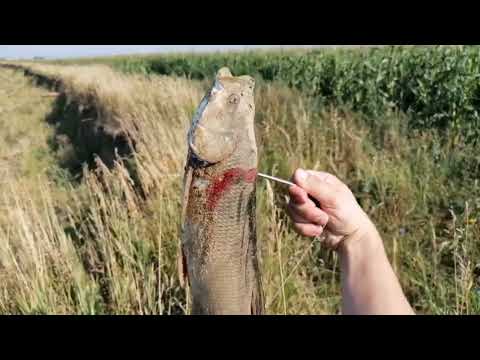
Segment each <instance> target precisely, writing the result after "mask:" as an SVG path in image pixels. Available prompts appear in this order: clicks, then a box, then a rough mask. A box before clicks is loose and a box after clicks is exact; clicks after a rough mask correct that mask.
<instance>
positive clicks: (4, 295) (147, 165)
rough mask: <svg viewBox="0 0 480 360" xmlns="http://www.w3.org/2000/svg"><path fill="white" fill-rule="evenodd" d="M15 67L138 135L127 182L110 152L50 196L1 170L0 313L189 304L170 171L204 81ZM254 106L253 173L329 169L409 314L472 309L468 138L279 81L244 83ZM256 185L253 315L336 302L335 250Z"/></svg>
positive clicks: (474, 251)
mask: <svg viewBox="0 0 480 360" xmlns="http://www.w3.org/2000/svg"><path fill="white" fill-rule="evenodd" d="M26 66H29V68H30V69H32V70H33V71H35V72H37V73H41V74H44V75H46V76H48V77H50V78H57V79H61V80H62V82H63V84H64V91H65V92H66V93H67V95H68V97H69V98H72V99H75V101H77V102H79V103H82V102H85V103H87V104H95V107H96V108H98V109H99V111H98V113H99V114H100V116H101V117H102V121H104V122H105V124H109V123H111V122H110V120H111V119H114V120H115V121H118V122H119V123H120V124H121V127H122V129H126V130H127V131H128V133H129V134H130V135H131V136H132V137H133V138H134V139H135V142H136V145H137V146H136V150H137V151H136V153H135V154H134V156H133V169H134V174H135V179H133V178H132V172H129V171H127V168H128V169H132V164H131V161H130V162H128V161H127V160H125V159H118V161H117V164H116V166H115V167H114V168H112V169H109V168H107V167H106V166H105V165H104V164H102V163H101V162H98V166H97V168H96V170H88V169H87V168H85V169H84V176H83V178H82V181H81V182H80V183H68V182H67V183H62V185H61V189H62V190H61V191H59V185H58V182H56V181H51V180H45V181H42V182H41V183H40V184H39V188H38V192H35V193H34V192H32V191H29V190H27V189H26V188H24V187H22V186H23V185H22V184H21V183H20V182H18V181H17V179H11V180H9V183H8V184H6V185H5V187H4V189H7V190H6V191H2V193H3V194H2V196H3V198H4V199H6V200H5V203H8V204H9V206H8V211H7V215H6V217H5V218H3V221H0V278H1V280H0V289H1V291H0V311H1V312H3V313H81V314H104V313H115V314H177V313H178V314H184V313H188V304H187V297H186V291H185V290H184V289H182V288H180V286H179V283H178V279H177V274H176V254H177V242H178V237H179V233H178V223H179V211H180V195H181V178H182V176H183V166H184V161H185V152H186V143H185V135H186V131H187V128H188V126H189V123H190V120H191V116H192V114H193V111H194V109H195V107H196V106H197V104H198V102H199V100H200V98H201V96H202V95H203V91H204V87H205V86H206V83H197V82H191V81H187V80H185V79H177V78H167V77H157V76H152V77H143V76H126V75H121V74H117V73H115V72H113V71H112V70H110V69H109V68H107V67H103V66H88V67H86V66H65V67H61V66H52V65H44V64H42V65H37V64H26ZM256 103H257V104H256V108H257V117H256V122H257V133H258V143H259V151H260V168H261V170H262V171H263V172H267V173H271V174H274V175H278V176H281V177H289V176H290V175H291V173H292V172H293V170H294V169H295V168H296V167H305V168H312V169H319V170H320V169H321V170H326V171H330V172H332V173H334V174H336V175H337V176H339V177H340V178H341V179H343V180H344V181H345V182H346V183H347V184H348V185H349V186H350V187H351V188H352V189H353V191H354V193H355V194H356V195H357V196H358V199H359V201H360V202H361V204H362V206H363V207H364V208H365V209H366V211H367V212H368V213H369V214H370V216H371V217H372V219H373V220H374V222H375V223H376V224H377V225H378V227H379V230H380V231H381V233H382V234H383V238H384V241H385V243H386V248H387V251H388V254H389V257H390V260H391V261H392V263H393V265H394V268H395V271H396V272H397V273H398V275H399V277H400V280H401V283H402V285H403V287H404V289H405V290H406V293H407V296H408V297H409V299H410V300H411V302H412V304H413V305H414V307H415V308H416V310H417V311H419V312H425V313H458V314H468V313H475V312H477V313H478V312H479V311H480V306H479V305H480V304H479V303H480V299H479V297H478V295H477V293H476V289H477V288H478V287H480V284H479V278H478V268H480V254H479V247H478V239H479V235H480V228H479V223H478V217H479V213H480V189H479V186H478V180H477V178H476V176H477V175H478V168H477V167H476V163H475V160H474V158H473V156H472V155H471V154H475V153H476V151H478V149H477V148H474V147H473V145H466V144H463V143H462V140H461V139H458V138H447V139H446V140H445V138H443V137H441V136H440V135H438V134H435V133H434V132H431V131H429V132H424V133H411V132H409V131H408V130H407V129H406V128H405V127H404V126H403V125H402V124H404V123H405V122H404V121H403V120H404V119H403V117H402V115H400V114H394V113H392V114H390V115H389V116H387V117H385V118H383V119H376V122H375V123H373V124H374V125H372V121H371V119H367V120H368V121H366V119H363V118H362V117H361V116H359V115H355V114H351V113H349V112H344V111H342V109H324V108H319V107H318V106H317V104H315V102H314V101H312V100H309V99H306V98H305V97H304V96H303V95H302V94H301V93H299V92H296V91H293V90H291V89H288V88H286V87H284V86H281V85H279V84H263V83H259V86H258V89H257V93H256ZM54 176H55V175H54ZM51 177H52V175H50V177H49V178H48V179H51ZM139 188H140V189H141V190H142V191H139ZM257 196H258V209H257V223H258V236H259V240H260V244H261V259H262V263H261V265H262V272H263V277H264V281H263V284H264V287H265V289H264V290H265V293H266V302H267V312H268V313H274V314H323V313H339V311H340V306H339V304H340V300H341V299H340V296H339V295H340V294H339V281H338V280H339V269H338V259H337V257H336V255H335V254H334V253H332V252H330V251H326V250H325V249H323V248H322V247H321V245H320V244H319V243H317V242H312V241H311V240H310V239H305V238H301V237H300V236H298V235H296V234H295V233H294V232H293V231H292V229H291V226H290V223H289V220H288V218H287V216H286V214H285V211H284V207H285V204H286V201H287V199H286V193H285V189H284V188H282V187H281V186H278V185H276V184H270V183H266V182H259V186H258V194H257Z"/></svg>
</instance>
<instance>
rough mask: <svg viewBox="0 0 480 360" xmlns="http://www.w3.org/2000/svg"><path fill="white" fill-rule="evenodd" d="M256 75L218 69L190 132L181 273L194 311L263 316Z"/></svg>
mask: <svg viewBox="0 0 480 360" xmlns="http://www.w3.org/2000/svg"><path fill="white" fill-rule="evenodd" d="M254 92H255V79H254V78H253V77H252V76H249V75H242V76H233V75H232V73H231V71H230V70H229V68H227V67H223V68H221V69H219V70H218V71H217V73H216V75H215V79H214V81H213V85H212V86H211V87H210V89H209V91H207V93H206V95H205V96H204V97H203V99H202V100H201V102H200V105H199V106H198V108H197V110H196V112H195V114H194V116H193V119H192V123H191V126H190V129H189V131H188V135H187V141H188V152H187V159H186V165H185V169H184V171H185V173H184V179H183V197H182V214H181V241H180V246H179V275H180V278H181V284H182V285H183V286H187V285H188V286H189V288H190V296H191V314H192V315H261V314H264V311H265V310H264V307H265V306H264V295H263V292H262V280H261V274H260V267H259V256H258V246H257V232H256V178H257V164H258V150H257V143H256V137H255V123H254V122H255V102H254Z"/></svg>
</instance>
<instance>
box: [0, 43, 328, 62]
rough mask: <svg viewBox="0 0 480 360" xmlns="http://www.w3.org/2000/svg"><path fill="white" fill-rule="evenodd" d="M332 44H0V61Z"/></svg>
mask: <svg viewBox="0 0 480 360" xmlns="http://www.w3.org/2000/svg"><path fill="white" fill-rule="evenodd" d="M311 46H325V47H331V46H334V45H0V58H9V59H19V58H32V57H35V56H40V57H44V58H69V57H83V56H102V55H121V54H141V53H162V52H191V51H219V50H242V49H254V48H280V47H284V48H287V47H311Z"/></svg>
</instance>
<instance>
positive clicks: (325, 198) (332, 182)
mask: <svg viewBox="0 0 480 360" xmlns="http://www.w3.org/2000/svg"><path fill="white" fill-rule="evenodd" d="M293 181H294V182H295V183H296V184H297V185H298V186H299V187H301V188H302V189H303V190H305V191H306V192H307V193H308V194H310V195H311V196H313V197H314V198H315V199H317V200H318V201H319V202H320V204H321V205H322V206H327V207H331V206H334V204H335V199H336V192H337V189H338V187H339V183H341V182H340V180H338V179H337V178H336V177H335V176H333V175H331V174H328V173H322V172H307V171H305V170H302V169H298V170H297V171H295V173H294V175H293Z"/></svg>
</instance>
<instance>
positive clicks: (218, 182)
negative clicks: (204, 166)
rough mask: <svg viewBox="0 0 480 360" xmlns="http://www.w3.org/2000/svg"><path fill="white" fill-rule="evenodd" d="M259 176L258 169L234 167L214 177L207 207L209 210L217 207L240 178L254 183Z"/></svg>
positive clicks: (209, 189)
mask: <svg viewBox="0 0 480 360" xmlns="http://www.w3.org/2000/svg"><path fill="white" fill-rule="evenodd" d="M256 176H257V169H249V170H244V169H241V168H232V169H229V170H227V171H225V172H224V173H223V174H222V175H221V176H219V177H217V178H215V179H213V181H212V183H211V185H210V186H209V188H208V197H207V207H208V209H209V210H213V209H215V207H216V205H217V203H218V201H219V200H220V198H221V197H222V195H223V194H225V193H226V192H227V191H228V190H229V189H230V188H231V187H232V185H233V184H235V183H237V182H238V181H240V180H242V179H243V180H244V181H245V182H247V183H253V182H254V181H255V178H256Z"/></svg>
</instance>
